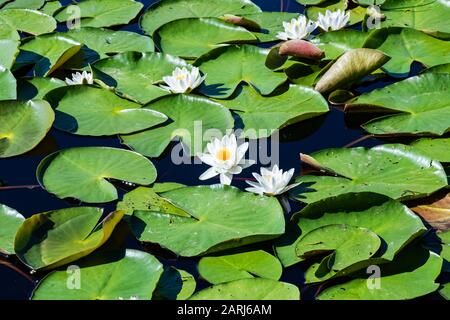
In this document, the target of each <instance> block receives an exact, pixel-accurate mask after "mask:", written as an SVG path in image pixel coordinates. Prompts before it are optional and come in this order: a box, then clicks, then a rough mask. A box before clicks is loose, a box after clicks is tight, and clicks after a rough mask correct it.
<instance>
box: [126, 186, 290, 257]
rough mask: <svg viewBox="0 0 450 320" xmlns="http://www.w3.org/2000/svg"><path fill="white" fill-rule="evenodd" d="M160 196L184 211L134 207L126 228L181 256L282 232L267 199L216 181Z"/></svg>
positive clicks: (279, 214) (274, 205)
mask: <svg viewBox="0 0 450 320" xmlns="http://www.w3.org/2000/svg"><path fill="white" fill-rule="evenodd" d="M159 195H160V196H161V197H162V198H163V199H165V202H170V203H171V204H173V205H175V206H176V207H178V208H180V209H182V210H184V212H185V214H184V215H180V214H178V213H173V212H171V210H170V208H171V207H170V206H169V207H166V206H164V205H162V204H161V203H159V202H155V203H153V204H152V206H151V207H150V208H149V209H147V210H146V211H141V210H137V211H134V214H133V216H132V218H131V228H132V230H133V233H134V234H135V235H136V237H137V238H138V239H139V240H140V241H146V242H153V243H158V244H159V245H161V246H162V247H164V248H167V249H169V250H171V251H173V252H175V253H177V254H179V255H181V256H188V257H191V256H197V255H200V254H203V253H206V252H212V251H219V250H224V249H227V248H232V247H238V246H242V245H245V244H248V243H254V242H258V241H262V240H267V239H271V238H274V237H276V236H278V235H280V234H282V233H283V232H284V217H283V210H282V209H281V206H280V204H279V203H278V201H277V200H276V199H275V198H272V197H264V196H257V195H254V194H251V193H248V192H242V191H240V190H239V189H237V188H233V187H228V186H219V185H215V186H196V187H184V188H179V189H175V190H171V191H167V192H163V193H161V194H159ZM224 203H226V204H227V205H226V206H224V205H223V204H224ZM186 215H189V216H186Z"/></svg>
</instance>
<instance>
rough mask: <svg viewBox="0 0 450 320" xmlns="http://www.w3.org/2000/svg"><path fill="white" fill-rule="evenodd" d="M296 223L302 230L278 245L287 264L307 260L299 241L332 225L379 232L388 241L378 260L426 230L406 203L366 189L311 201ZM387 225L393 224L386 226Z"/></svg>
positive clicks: (399, 249) (277, 249) (391, 257)
mask: <svg viewBox="0 0 450 320" xmlns="http://www.w3.org/2000/svg"><path fill="white" fill-rule="evenodd" d="M292 223H293V225H294V226H296V228H295V229H297V226H298V229H299V230H292V232H291V234H289V233H287V234H286V235H285V236H284V237H283V238H281V239H280V241H279V242H278V243H277V245H276V252H277V256H278V258H279V259H280V260H281V262H282V263H283V265H284V266H291V265H293V264H295V263H297V262H300V261H303V260H304V258H302V257H299V256H298V255H297V254H296V247H297V245H298V243H299V242H300V241H301V239H302V238H303V237H304V236H305V235H307V234H308V233H309V232H310V231H312V230H315V229H317V228H320V227H324V226H328V225H333V224H345V225H349V226H354V227H361V228H366V229H368V230H371V231H372V232H374V233H376V234H377V235H378V236H379V237H380V239H381V240H382V243H383V244H384V245H383V247H382V249H381V250H380V251H378V252H377V255H376V256H375V259H376V260H377V261H378V262H386V261H392V259H393V258H394V257H395V255H396V254H398V252H400V251H401V250H402V249H403V247H404V246H405V245H406V244H408V243H410V242H411V241H412V240H413V239H415V238H417V237H418V236H420V235H421V234H423V233H424V232H425V231H426V229H425V227H424V225H423V223H422V221H421V220H420V218H419V217H418V216H417V215H415V214H413V213H412V212H411V211H410V210H409V209H408V208H407V207H406V206H404V205H402V204H401V203H399V202H398V201H395V200H392V199H390V198H388V197H386V196H383V195H380V194H374V193H366V192H363V193H348V194H342V195H339V196H336V197H332V198H328V199H324V200H321V201H318V202H316V203H313V204H309V205H308V206H306V207H305V208H304V209H303V210H302V211H300V212H298V213H296V214H295V215H294V216H293V217H292ZM387 225H389V226H390V227H389V228H386V226H387ZM369 264H370V263H369ZM315 267H317V266H315ZM342 273H344V272H341V273H340V274H342ZM335 274H336V273H334V274H332V275H333V276H334V275H335ZM329 276H331V275H328V277H329ZM322 278H323V277H322Z"/></svg>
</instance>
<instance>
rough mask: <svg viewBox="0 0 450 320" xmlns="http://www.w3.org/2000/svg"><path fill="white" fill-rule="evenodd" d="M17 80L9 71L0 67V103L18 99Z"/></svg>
mask: <svg viewBox="0 0 450 320" xmlns="http://www.w3.org/2000/svg"><path fill="white" fill-rule="evenodd" d="M16 87H17V84H16V78H14V75H13V74H12V73H11V71H9V70H8V69H5V68H3V67H2V66H0V101H1V100H13V99H16V97H17V93H16Z"/></svg>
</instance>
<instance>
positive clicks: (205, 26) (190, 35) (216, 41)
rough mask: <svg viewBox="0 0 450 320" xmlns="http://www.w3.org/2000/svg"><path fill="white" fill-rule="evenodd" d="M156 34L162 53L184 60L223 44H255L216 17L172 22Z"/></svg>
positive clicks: (250, 37)
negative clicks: (183, 58)
mask: <svg viewBox="0 0 450 320" xmlns="http://www.w3.org/2000/svg"><path fill="white" fill-rule="evenodd" d="M157 34H158V35H159V37H160V38H161V40H160V42H159V47H160V48H161V51H162V52H164V53H168V54H172V55H175V56H180V57H185V58H196V57H199V56H201V55H202V54H205V53H207V52H208V51H210V50H212V49H214V48H216V47H222V46H224V45H226V43H242V42H256V37H255V36H254V35H253V34H252V33H251V32H250V31H248V30H246V29H245V28H243V27H239V26H235V25H233V24H230V23H227V22H224V21H222V20H220V19H217V18H200V19H197V18H192V19H182V20H175V21H172V22H169V23H167V24H165V25H164V26H162V27H161V28H160V29H158V31H157Z"/></svg>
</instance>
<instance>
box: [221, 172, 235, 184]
mask: <svg viewBox="0 0 450 320" xmlns="http://www.w3.org/2000/svg"><path fill="white" fill-rule="evenodd" d="M232 178H233V175H232V174H229V173H221V174H220V183H221V184H225V185H230V184H231V179H232Z"/></svg>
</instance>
